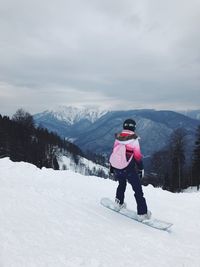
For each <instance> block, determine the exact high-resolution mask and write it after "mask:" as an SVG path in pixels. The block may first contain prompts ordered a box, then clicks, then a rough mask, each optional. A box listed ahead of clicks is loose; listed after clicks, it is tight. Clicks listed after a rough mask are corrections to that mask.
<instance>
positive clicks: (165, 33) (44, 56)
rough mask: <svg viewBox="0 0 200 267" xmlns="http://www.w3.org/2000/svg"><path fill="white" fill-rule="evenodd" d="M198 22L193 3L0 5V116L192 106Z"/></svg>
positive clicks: (199, 67) (199, 55)
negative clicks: (18, 110) (61, 107)
mask: <svg viewBox="0 0 200 267" xmlns="http://www.w3.org/2000/svg"><path fill="white" fill-rule="evenodd" d="M199 23H200V4H199V2H198V1H196V0H191V1H190V2H188V1H186V0H182V1H180V0H175V1H172V0H170V1H167V2H161V1H158V0H152V1H151V2H149V1H147V0H145V1H139V0H137V1H136V0H123V1H122V0H118V1H114V0H111V1H106V0H101V1H100V0H86V1H81V0H74V1H68V0H58V1H56V2H55V1H52V0H49V1H47V0H43V1H39V0H35V1H32V0H31V1H25V0H19V1H17V2H13V1H11V0H7V1H2V0H0V47H1V49H0V58H1V61H0V82H1V84H4V86H3V87H0V90H1V92H0V97H1V99H0V101H1V104H2V105H1V109H3V106H5V105H6V104H3V102H4V103H6V102H5V101H7V106H8V105H9V103H10V106H13V107H14V106H17V105H20V104H21V103H20V101H22V100H23V99H26V96H27V95H31V97H32V99H34V101H30V103H27V107H29V108H30V109H31V110H34V111H36V110H37V109H40V108H42V107H43V108H46V107H47V106H48V103H49V105H51V104H52V102H53V100H54V102H55V104H62V102H63V101H62V100H63V99H65V101H64V102H66V104H71V103H74V104H77V105H78V104H80V102H81V101H82V103H83V104H86V103H88V102H91V104H93V103H92V102H95V103H99V104H100V105H102V103H104V104H106V106H107V105H108V106H109V107H110V108H118V107H121V108H123V107H129V106H131V103H132V105H133V106H134V107H135V106H138V107H144V108H146V107H147V106H151V107H157V106H159V107H161V108H162V107H163V108H166V107H167V106H168V107H172V106H174V107H177V103H178V106H179V107H180V108H182V106H184V107H187V108H192V107H199V104H198V99H199V97H200V92H199V85H200V84H199V73H200V50H199V47H200V36H199V34H198V32H199V30H198V28H199ZM70 90H72V91H70ZM6 91H7V92H10V94H9V95H10V97H9V96H8V95H7V97H5V95H6ZM19 92H20V93H19ZM58 92H59V96H60V95H61V96H63V97H59V96H58ZM19 95H20V97H19ZM37 95H38V96H43V98H41V99H43V101H42V100H41V99H40V100H39V103H40V104H38V101H37V97H34V96H37ZM67 95H68V96H70V97H68V98H67V97H65V96H67ZM72 96H73V97H72ZM79 96H81V98H80V97H79ZM84 96H85V97H84ZM76 97H78V98H77V99H76ZM14 98H15V101H14V100H13V99H14ZM80 99H81V101H80ZM50 103H51V104H50ZM9 109H10V108H9V107H7V108H6V109H5V108H4V110H9ZM10 110H11V109H10Z"/></svg>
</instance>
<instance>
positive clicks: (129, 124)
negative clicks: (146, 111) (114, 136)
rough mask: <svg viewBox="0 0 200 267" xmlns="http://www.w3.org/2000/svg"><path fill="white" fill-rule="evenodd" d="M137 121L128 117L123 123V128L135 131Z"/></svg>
mask: <svg viewBox="0 0 200 267" xmlns="http://www.w3.org/2000/svg"><path fill="white" fill-rule="evenodd" d="M135 126H136V122H135V121H134V120H132V119H127V120H125V121H124V123H123V128H124V129H125V130H130V131H133V132H134V131H135Z"/></svg>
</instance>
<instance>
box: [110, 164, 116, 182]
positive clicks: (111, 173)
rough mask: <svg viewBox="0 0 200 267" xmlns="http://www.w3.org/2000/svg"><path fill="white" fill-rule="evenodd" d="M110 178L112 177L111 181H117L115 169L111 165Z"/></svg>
mask: <svg viewBox="0 0 200 267" xmlns="http://www.w3.org/2000/svg"><path fill="white" fill-rule="evenodd" d="M109 177H110V179H111V180H114V181H116V178H115V172H114V168H113V166H111V165H110V167H109Z"/></svg>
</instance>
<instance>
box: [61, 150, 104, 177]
mask: <svg viewBox="0 0 200 267" xmlns="http://www.w3.org/2000/svg"><path fill="white" fill-rule="evenodd" d="M77 157H78V158H79V162H78V164H76V163H75V161H74V159H73V157H72V156H70V155H68V156H63V155H62V154H61V155H59V156H58V157H57V160H58V164H59V169H60V170H71V171H73V172H79V173H81V174H84V175H89V173H92V174H94V173H98V172H100V171H102V172H104V174H105V175H106V176H107V177H108V175H109V169H108V168H106V167H104V166H102V165H100V164H96V163H94V162H93V161H91V160H88V159H86V158H83V157H81V156H77Z"/></svg>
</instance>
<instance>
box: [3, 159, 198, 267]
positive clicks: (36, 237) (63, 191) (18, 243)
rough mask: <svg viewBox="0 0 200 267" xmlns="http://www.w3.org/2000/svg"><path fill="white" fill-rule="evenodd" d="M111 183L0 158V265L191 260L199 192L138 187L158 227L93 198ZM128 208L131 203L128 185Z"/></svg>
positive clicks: (96, 266) (108, 191)
mask: <svg viewBox="0 0 200 267" xmlns="http://www.w3.org/2000/svg"><path fill="white" fill-rule="evenodd" d="M116 186H117V183H116V182H113V181H111V180H108V179H102V178H98V177H94V176H83V175H81V174H78V173H74V172H72V171H70V170H67V171H54V170H52V169H46V168H43V169H38V168H37V167H35V166H34V165H31V164H29V163H24V162H19V163H14V162H12V161H10V160H9V159H8V158H4V159H1V160H0V266H1V267H11V266H12V267H138V266H142V267H146V266H153V267H157V266H159V267H160V266H161V267H162V266H163V267H171V266H175V267H179V266H180V267H183V266H184V267H187V266H188V267H199V266H200V231H199V229H200V193H199V192H196V193H180V194H173V193H169V192H167V191H163V190H161V189H155V188H153V187H152V186H148V187H144V193H145V197H146V199H147V202H148V205H149V208H150V210H151V211H152V213H153V215H154V217H157V218H159V219H163V220H166V221H170V222H172V223H174V226H173V227H172V229H171V231H169V232H166V231H160V230H156V229H153V228H150V227H148V226H145V225H143V224H141V223H138V222H136V221H133V220H131V219H129V218H126V217H124V216H122V215H120V214H118V213H115V212H112V211H110V210H108V209H106V208H104V207H103V206H101V205H100V199H101V198H102V197H110V198H111V199H113V198H114V196H115V190H116ZM126 202H127V204H128V207H129V208H132V209H135V201H134V197H133V193H132V191H131V188H130V186H128V187H127V191H126Z"/></svg>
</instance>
